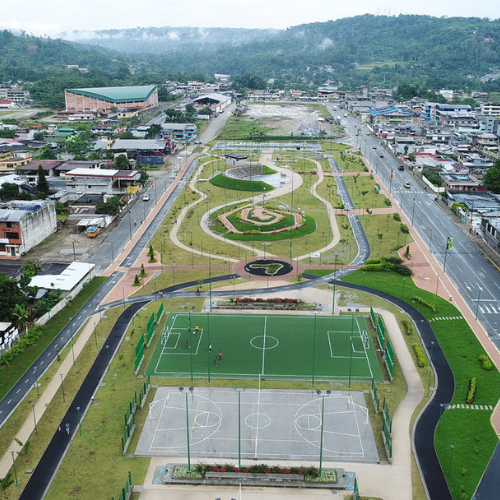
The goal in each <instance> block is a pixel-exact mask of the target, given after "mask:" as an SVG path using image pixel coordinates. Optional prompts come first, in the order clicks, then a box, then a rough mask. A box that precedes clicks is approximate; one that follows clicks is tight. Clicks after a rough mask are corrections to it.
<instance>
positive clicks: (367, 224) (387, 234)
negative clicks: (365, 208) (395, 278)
mask: <svg viewBox="0 0 500 500" xmlns="http://www.w3.org/2000/svg"><path fill="white" fill-rule="evenodd" d="M359 219H360V221H361V224H362V226H363V229H364V231H365V235H366V238H367V239H368V243H369V245H370V258H379V257H392V256H394V252H395V251H396V250H398V249H399V248H401V247H403V246H406V245H408V244H410V243H411V242H412V241H413V239H412V237H411V236H410V235H409V234H405V233H402V232H401V222H398V221H396V220H395V219H394V214H392V213H391V214H366V215H360V216H359Z"/></svg>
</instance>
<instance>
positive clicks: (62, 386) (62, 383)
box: [61, 373, 66, 403]
mask: <svg viewBox="0 0 500 500" xmlns="http://www.w3.org/2000/svg"><path fill="white" fill-rule="evenodd" d="M61 390H62V397H63V403H66V396H65V395H64V376H63V374H62V373H61Z"/></svg>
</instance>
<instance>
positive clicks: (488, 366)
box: [478, 354, 493, 372]
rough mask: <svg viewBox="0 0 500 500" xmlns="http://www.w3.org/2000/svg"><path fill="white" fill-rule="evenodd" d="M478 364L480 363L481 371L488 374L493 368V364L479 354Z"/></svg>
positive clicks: (483, 355) (485, 356)
mask: <svg viewBox="0 0 500 500" xmlns="http://www.w3.org/2000/svg"><path fill="white" fill-rule="evenodd" d="M478 359H479V362H480V363H481V366H482V367H483V370H485V371H487V372H490V371H491V369H492V368H493V363H492V362H491V359H490V358H489V357H488V356H487V355H486V354H481V356H479V358H478Z"/></svg>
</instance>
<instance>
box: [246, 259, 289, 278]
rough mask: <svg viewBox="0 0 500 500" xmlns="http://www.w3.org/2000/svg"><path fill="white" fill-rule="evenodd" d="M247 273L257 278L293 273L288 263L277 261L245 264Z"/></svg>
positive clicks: (266, 260)
mask: <svg viewBox="0 0 500 500" xmlns="http://www.w3.org/2000/svg"><path fill="white" fill-rule="evenodd" d="M244 269H245V271H246V272H247V273H250V274H253V275H255V276H264V277H265V276H283V275H285V274H288V273H291V272H292V271H293V266H292V265H291V264H289V263H288V262H284V261H282V260H276V259H273V260H271V259H260V260H254V261H252V262H249V263H248V264H245V268H244Z"/></svg>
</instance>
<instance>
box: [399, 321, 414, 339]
mask: <svg viewBox="0 0 500 500" xmlns="http://www.w3.org/2000/svg"><path fill="white" fill-rule="evenodd" d="M401 323H402V324H403V328H404V329H405V333H406V335H411V334H412V333H413V325H412V323H411V322H410V321H407V320H406V319H404V320H403V321H401Z"/></svg>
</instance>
